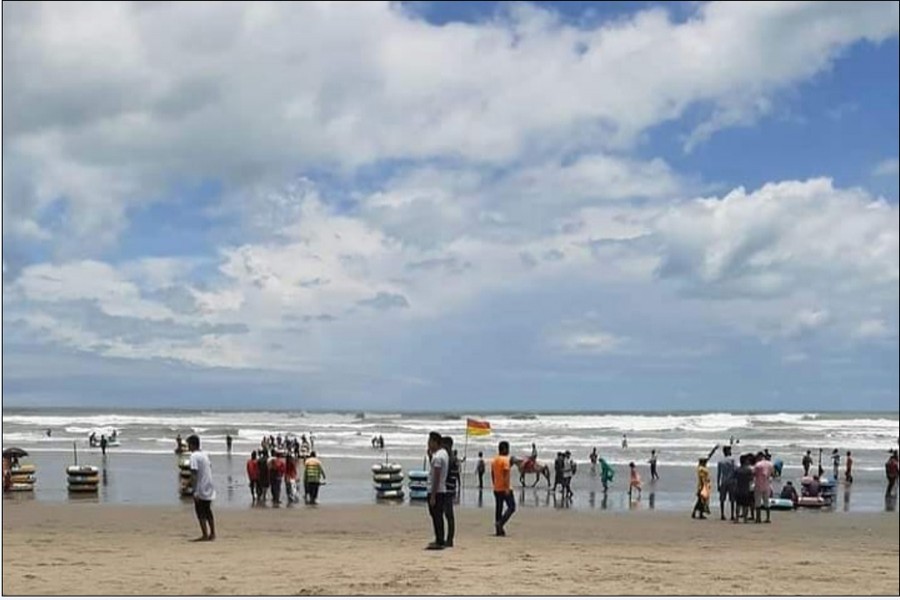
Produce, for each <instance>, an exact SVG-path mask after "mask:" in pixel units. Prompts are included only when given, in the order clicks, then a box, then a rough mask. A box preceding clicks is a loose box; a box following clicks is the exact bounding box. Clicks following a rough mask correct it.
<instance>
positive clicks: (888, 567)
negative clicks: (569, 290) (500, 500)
mask: <svg viewBox="0 0 900 600" xmlns="http://www.w3.org/2000/svg"><path fill="white" fill-rule="evenodd" d="M3 509H4V510H3V593H4V594H14V595H18V594H38V595H62V594H66V595H69V594H74V595H81V594H87V595H137V594H192V595H210V594H278V595H293V594H340V595H372V594H378V595H384V594H392V595H393V594H396V595H406V594H412V595H447V594H460V595H481V594H486V595H493V594H507V595H508V594H525V595H527V594H541V595H543V594H554V595H558V594H578V595H588V594H598V595H609V594H613V595H630V594H646V595H657V594H672V595H697V594H709V595H730V594H742V595H770V594H775V595H779V594H805V595H810V594H811V595H820V594H821V595H835V594H837V595H841V594H846V595H859V594H867V595H868V594H871V595H888V594H890V595H896V594H898V593H900V580H898V559H900V529H898V515H897V514H896V513H883V514H827V513H812V512H801V513H773V518H774V523H772V524H770V525H733V524H731V523H727V522H725V523H722V522H719V521H718V520H709V521H702V522H698V521H692V520H691V519H690V518H689V517H688V516H687V514H679V513H661V512H655V513H654V512H640V513H607V514H597V513H594V514H591V513H582V512H570V511H556V510H553V509H525V510H521V511H520V512H519V513H517V514H516V515H515V516H514V517H513V520H512V521H511V523H510V524H509V526H508V531H509V536H508V537H506V538H496V537H493V536H492V535H491V533H492V527H491V522H490V520H491V513H489V512H488V511H486V510H477V509H460V510H459V511H458V513H457V540H456V547H455V548H452V549H447V550H444V551H442V552H426V551H424V550H423V548H424V546H425V544H426V543H427V542H428V541H429V538H430V521H429V519H428V516H427V514H426V511H425V508H424V507H422V508H421V511H419V510H418V509H414V508H410V507H408V506H391V505H378V506H355V507H351V506H339V507H335V506H331V507H330V506H321V507H317V508H308V507H304V506H297V507H293V508H290V509H286V508H280V509H271V508H264V509H250V510H247V509H245V510H237V509H220V510H218V511H216V517H217V523H218V529H219V539H218V540H216V541H215V542H212V543H191V542H190V541H189V540H190V539H192V538H194V537H196V536H197V535H198V533H199V529H198V527H197V524H196V520H195V518H194V514H193V509H192V507H191V506H189V505H185V506H181V507H156V506H154V507H136V506H111V505H91V504H62V505H60V504H46V503H41V502H18V503H17V502H4V506H3ZM763 565H765V566H766V569H767V571H766V576H765V577H764V578H763V577H760V573H759V571H758V569H759V568H760V566H763Z"/></svg>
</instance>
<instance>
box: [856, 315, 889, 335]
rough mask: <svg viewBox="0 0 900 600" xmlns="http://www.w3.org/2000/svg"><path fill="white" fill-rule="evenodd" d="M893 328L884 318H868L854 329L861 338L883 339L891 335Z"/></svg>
mask: <svg viewBox="0 0 900 600" xmlns="http://www.w3.org/2000/svg"><path fill="white" fill-rule="evenodd" d="M891 333H892V332H891V330H890V328H889V327H888V325H887V323H885V322H884V321H883V320H882V319H866V320H865V321H862V322H861V323H860V324H859V325H858V326H857V327H856V330H855V331H854V335H855V336H856V337H858V338H860V339H883V338H886V337H889V336H890V335H891Z"/></svg>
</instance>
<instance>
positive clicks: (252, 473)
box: [247, 450, 259, 502]
mask: <svg viewBox="0 0 900 600" xmlns="http://www.w3.org/2000/svg"><path fill="white" fill-rule="evenodd" d="M247 479H249V480H250V498H251V500H252V501H253V502H256V486H257V485H259V463H258V462H257V461H256V450H254V451H253V452H251V453H250V458H249V460H247Z"/></svg>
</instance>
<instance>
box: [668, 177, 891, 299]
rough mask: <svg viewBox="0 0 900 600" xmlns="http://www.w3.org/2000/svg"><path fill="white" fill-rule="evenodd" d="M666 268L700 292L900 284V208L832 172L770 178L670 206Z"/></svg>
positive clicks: (766, 293)
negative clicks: (837, 182)
mask: <svg viewBox="0 0 900 600" xmlns="http://www.w3.org/2000/svg"><path fill="white" fill-rule="evenodd" d="M653 229H654V233H653V234H652V236H653V238H654V239H655V241H656V243H657V244H658V246H659V248H660V250H661V252H662V263H661V265H660V267H659V270H658V275H659V277H661V278H663V279H673V280H678V281H680V282H682V283H683V284H684V285H685V287H686V289H687V290H689V291H690V292H691V293H695V294H703V295H721V296H732V297H737V296H747V295H750V296H758V297H772V296H780V295H785V294H788V293H790V292H791V291H793V290H797V289H817V290H820V291H822V292H824V293H828V294H833V293H834V292H839V291H847V292H849V291H852V290H853V289H860V288H863V289H865V288H877V289H881V290H882V291H884V290H888V289H890V288H891V287H893V288H896V285H897V281H898V277H900V265H898V254H900V246H898V210H897V206H896V205H892V204H888V203H886V202H884V201H880V200H875V199H873V198H871V197H870V196H869V195H868V194H866V193H865V192H863V191H862V190H858V189H849V190H842V189H836V188H834V187H833V185H832V182H831V181H830V180H828V179H813V180H808V181H785V182H780V183H775V184H767V185H765V186H763V187H762V188H760V189H759V190H757V191H755V192H751V193H747V192H746V191H745V190H744V189H742V188H738V189H736V190H734V191H732V192H730V193H729V194H727V195H726V196H724V197H723V198H721V199H719V198H708V199H697V200H693V201H690V202H686V203H682V204H679V205H676V206H673V207H670V208H667V209H665V210H663V211H662V212H661V213H660V214H659V217H658V218H657V219H656V221H655V223H654V225H653Z"/></svg>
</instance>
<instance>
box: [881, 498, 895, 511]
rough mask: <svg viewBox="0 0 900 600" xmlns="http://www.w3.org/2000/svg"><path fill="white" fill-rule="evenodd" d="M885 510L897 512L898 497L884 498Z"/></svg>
mask: <svg viewBox="0 0 900 600" xmlns="http://www.w3.org/2000/svg"><path fill="white" fill-rule="evenodd" d="M884 510H885V512H895V511H896V510H897V496H894V495H893V494H892V495H890V496H885V497H884Z"/></svg>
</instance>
